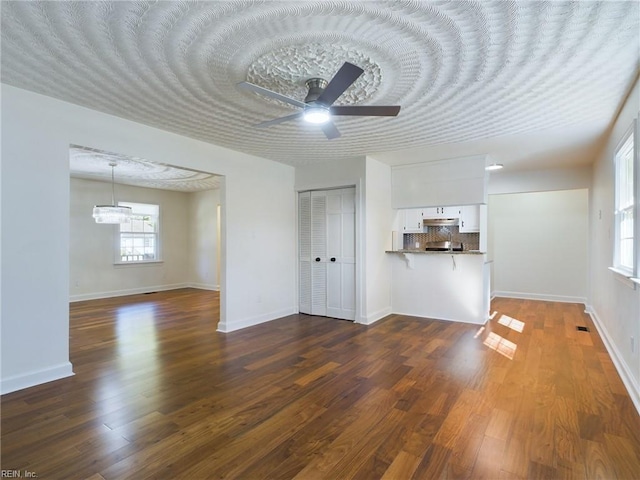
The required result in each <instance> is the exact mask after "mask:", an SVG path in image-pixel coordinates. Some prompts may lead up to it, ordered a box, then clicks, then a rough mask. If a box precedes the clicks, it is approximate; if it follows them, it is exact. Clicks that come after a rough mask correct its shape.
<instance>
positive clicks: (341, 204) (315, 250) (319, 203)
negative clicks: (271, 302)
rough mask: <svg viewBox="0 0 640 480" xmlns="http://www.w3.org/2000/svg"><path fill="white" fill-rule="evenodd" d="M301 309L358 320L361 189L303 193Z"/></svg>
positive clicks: (300, 220)
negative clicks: (357, 221)
mask: <svg viewBox="0 0 640 480" xmlns="http://www.w3.org/2000/svg"><path fill="white" fill-rule="evenodd" d="M298 226H299V252H300V258H299V264H300V279H299V285H300V291H299V295H300V306H299V308H300V312H301V313H308V314H311V315H323V316H328V317H334V318H342V319H346V320H355V313H356V308H355V293H356V288H355V283H356V282H355V280H356V276H355V272H356V270H355V269H356V262H355V245H356V242H355V188H344V189H336V190H322V191H313V192H302V193H300V198H299V224H298Z"/></svg>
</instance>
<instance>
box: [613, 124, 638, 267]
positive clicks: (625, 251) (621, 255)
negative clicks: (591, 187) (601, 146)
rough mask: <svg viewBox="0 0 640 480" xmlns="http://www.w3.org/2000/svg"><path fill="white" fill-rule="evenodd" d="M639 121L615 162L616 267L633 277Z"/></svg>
mask: <svg viewBox="0 0 640 480" xmlns="http://www.w3.org/2000/svg"><path fill="white" fill-rule="evenodd" d="M636 123H637V122H636V121H634V122H633V125H632V127H631V128H630V129H629V130H628V131H627V133H626V134H625V136H624V137H623V139H622V141H621V142H620V144H619V146H618V148H617V149H616V153H615V157H614V161H615V175H616V177H615V232H616V237H615V238H616V239H615V242H616V243H615V252H614V264H613V266H614V268H616V269H617V270H619V271H620V272H622V273H624V274H627V275H629V276H635V275H636V273H637V272H636V255H637V252H636V246H635V229H636V227H635V222H636V220H635V215H636V195H635V190H636V188H637V187H636V180H635V176H636V175H637V172H636V169H637V168H636V166H635V163H636V139H635V138H636V133H635V132H636Z"/></svg>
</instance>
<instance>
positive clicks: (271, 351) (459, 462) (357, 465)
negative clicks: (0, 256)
mask: <svg viewBox="0 0 640 480" xmlns="http://www.w3.org/2000/svg"><path fill="white" fill-rule="evenodd" d="M218 308H219V294H218V293H217V292H210V291H201V290H195V289H181V290H175V291H171V292H158V293H155V294H151V295H134V296H130V297H118V298H112V299H101V300H94V301H87V302H76V303H73V304H71V306H70V357H71V361H72V363H73V365H74V372H75V376H73V377H69V378H65V379H62V380H59V381H56V382H50V383H47V384H44V385H40V386H37V387H33V388H30V389H26V390H23V391H19V392H14V393H11V394H8V395H4V396H3V397H2V399H1V402H2V404H1V407H2V409H1V414H2V415H1V417H2V425H1V426H2V430H1V441H2V443H1V445H2V447H1V453H2V468H3V469H9V470H22V471H25V470H29V471H30V472H34V473H35V474H37V475H38V478H53V479H61V480H62V479H68V478H91V479H96V480H112V479H130V478H159V479H164V478H172V479H191V478H240V479H245V478H246V479H252V480H253V479H262V478H264V479H270V480H271V479H291V478H299V479H303V480H307V479H310V478H322V479H335V478H340V479H346V478H351V479H357V480H369V479H371V478H387V479H400V480H405V479H408V478H416V479H427V478H428V479H432V478H434V479H436V478H437V479H441V478H447V479H449V478H456V479H457V478H470V479H481V478H487V479H492V480H494V479H509V480H512V479H518V478H531V479H536V478H541V479H556V478H557V479H561V478H589V479H591V478H605V479H613V478H640V417H639V416H638V412H637V411H636V410H635V408H634V405H633V402H632V401H631V398H630V397H629V395H628V394H627V393H626V390H625V389H624V385H623V383H622V381H621V380H620V377H619V376H618V374H617V372H616V370H615V366H614V365H613V362H612V361H611V359H610V358H609V356H608V354H607V352H606V349H605V347H604V344H603V342H602V340H601V339H600V337H599V336H598V333H597V330H596V329H595V327H594V326H593V322H592V321H591V319H590V318H589V317H588V316H587V315H586V314H585V313H584V308H583V307H582V306H580V305H577V304H566V303H553V302H541V301H532V300H520V299H501V298H497V299H494V300H493V301H492V310H495V311H496V312H497V313H496V316H495V317H494V319H493V320H491V321H490V322H488V323H487V324H486V325H484V327H483V328H480V327H478V326H477V325H466V324H461V323H454V322H443V321H435V320H428V319H420V318H415V317H408V316H402V315H390V316H388V317H387V318H385V319H383V320H380V321H378V322H376V323H375V324H373V325H369V326H363V325H358V324H354V323H351V322H344V321H337V320H334V319H330V318H322V317H314V316H309V315H290V316H287V317H283V318H280V319H277V320H273V321H271V322H268V323H265V324H262V325H257V326H254V327H250V328H246V329H243V330H239V331H236V332H232V333H229V334H222V333H220V332H217V331H216V327H217V321H218V316H219V314H218ZM500 318H502V319H503V320H502V322H500V321H499V319H500ZM577 325H586V326H588V327H590V329H591V331H590V332H578V331H577V330H576V328H575V327H576V326H577ZM505 346H506V347H505Z"/></svg>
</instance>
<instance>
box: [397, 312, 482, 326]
mask: <svg viewBox="0 0 640 480" xmlns="http://www.w3.org/2000/svg"><path fill="white" fill-rule="evenodd" d="M393 314H394V315H404V316H405V317H414V318H424V319H425V320H441V321H443V322H453V323H466V324H468V325H484V324H485V323H487V320H486V319H485V318H483V319H481V320H478V321H468V320H460V319H456V318H444V317H424V316H422V315H416V314H415V313H407V312H393Z"/></svg>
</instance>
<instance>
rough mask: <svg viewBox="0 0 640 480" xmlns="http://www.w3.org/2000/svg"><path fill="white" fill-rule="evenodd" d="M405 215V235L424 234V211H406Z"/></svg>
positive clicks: (417, 209) (413, 209) (412, 209)
mask: <svg viewBox="0 0 640 480" xmlns="http://www.w3.org/2000/svg"><path fill="white" fill-rule="evenodd" d="M403 214H404V222H403V233H422V209H421V208H409V209H405V210H404V211H403Z"/></svg>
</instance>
